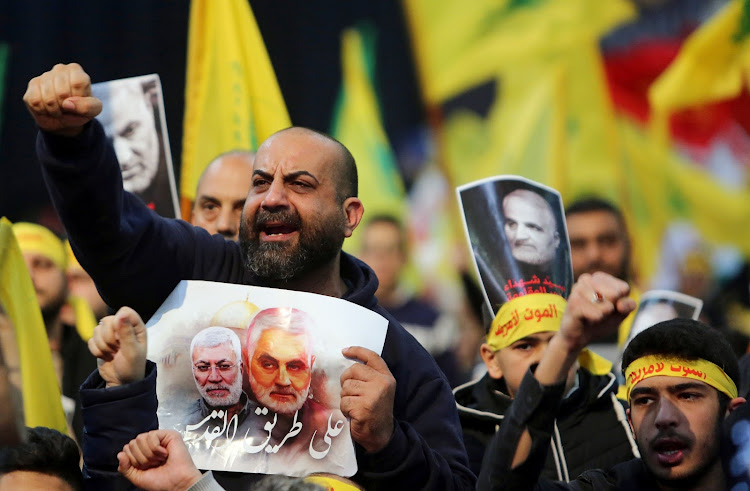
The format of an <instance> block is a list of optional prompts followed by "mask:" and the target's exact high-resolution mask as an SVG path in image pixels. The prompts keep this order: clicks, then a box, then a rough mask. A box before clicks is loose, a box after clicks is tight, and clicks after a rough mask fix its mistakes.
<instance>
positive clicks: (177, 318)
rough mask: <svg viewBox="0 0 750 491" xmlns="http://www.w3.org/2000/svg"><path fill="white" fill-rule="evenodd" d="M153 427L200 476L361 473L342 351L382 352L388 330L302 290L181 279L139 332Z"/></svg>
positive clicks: (363, 313) (381, 321)
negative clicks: (153, 394) (153, 380)
mask: <svg viewBox="0 0 750 491" xmlns="http://www.w3.org/2000/svg"><path fill="white" fill-rule="evenodd" d="M146 326H147V327H148V358H149V359H150V360H151V361H153V362H155V363H156V365H157V370H158V372H157V397H158V401H159V406H158V410H157V415H158V417H159V426H160V428H164V429H174V430H177V431H178V432H180V434H181V435H182V437H183V440H184V441H185V443H186V445H187V447H188V450H189V452H190V454H191V457H192V458H193V461H194V462H195V464H196V466H198V468H200V469H212V470H227V471H236V472H246V473H261V474H285V475H289V476H304V475H307V474H310V473H313V472H326V473H333V474H337V475H340V476H351V475H354V474H355V473H356V471H357V461H356V456H355V450H354V444H353V441H352V439H351V436H350V431H349V422H348V420H347V419H346V418H345V417H344V416H343V414H342V413H341V411H340V409H339V408H340V394H341V382H340V378H341V375H342V374H343V372H344V370H346V369H347V368H348V367H349V366H351V365H352V364H354V363H357V362H356V361H354V360H350V359H347V358H345V357H344V356H343V354H342V349H343V348H346V347H349V346H362V347H365V348H368V349H370V350H372V351H374V352H376V353H378V354H381V353H382V349H383V344H384V342H385V335H386V331H387V328H388V321H387V320H386V319H385V318H383V317H382V316H380V315H378V314H376V313H374V312H372V311H370V310H368V309H365V308H363V307H360V306H358V305H356V304H353V303H351V302H347V301H344V300H341V299H337V298H333V297H327V296H322V295H316V294H312V293H306V292H294V291H287V290H279V289H270V288H261V287H253V286H248V285H234V284H224V283H214V282H208V281H182V282H180V284H179V285H178V286H177V287H176V288H175V290H174V291H173V292H172V293H171V294H170V296H169V297H168V298H167V299H166V300H165V302H164V303H163V304H162V306H161V307H160V308H159V309H158V310H157V312H156V313H155V314H154V315H153V317H152V318H151V319H150V320H149V321H148V322H147V324H146Z"/></svg>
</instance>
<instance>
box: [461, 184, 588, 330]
mask: <svg viewBox="0 0 750 491" xmlns="http://www.w3.org/2000/svg"><path fill="white" fill-rule="evenodd" d="M456 192H457V194H458V201H459V204H460V206H461V211H462V217H463V223H464V229H465V231H466V237H467V239H468V241H469V244H470V245H471V249H472V255H473V258H474V265H475V266H476V271H477V274H478V275H479V278H480V280H481V284H482V289H483V291H484V295H485V301H486V302H487V305H488V307H489V308H490V309H491V311H492V313H493V315H495V314H497V313H498V311H499V310H500V307H502V305H503V304H505V303H506V302H508V301H509V300H513V299H514V298H517V297H520V296H524V295H528V294H531V293H547V294H554V295H559V296H561V297H563V298H567V297H568V293H569V291H570V287H571V285H572V283H573V269H572V266H571V262H570V244H569V242H568V232H567V227H566V224H565V216H564V212H563V205H562V198H561V197H560V193H558V192H557V191H555V190H554V189H552V188H549V187H546V186H543V185H541V184H539V183H536V182H534V181H530V180H528V179H525V178H522V177H518V176H496V177H491V178H488V179H483V180H480V181H476V182H472V183H469V184H466V185H464V186H461V187H459V188H458V189H457V190H456Z"/></svg>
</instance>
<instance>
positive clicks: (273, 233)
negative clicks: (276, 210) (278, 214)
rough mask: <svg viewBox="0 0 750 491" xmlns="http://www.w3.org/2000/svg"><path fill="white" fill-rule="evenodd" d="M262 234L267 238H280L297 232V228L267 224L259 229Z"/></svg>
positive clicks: (283, 224) (282, 224) (280, 224)
mask: <svg viewBox="0 0 750 491" xmlns="http://www.w3.org/2000/svg"><path fill="white" fill-rule="evenodd" d="M260 230H261V232H262V233H263V234H265V235H266V236H268V237H282V236H285V235H289V234H292V233H294V232H296V231H297V227H296V226H294V225H289V224H285V223H267V224H265V225H262V226H261V227H260Z"/></svg>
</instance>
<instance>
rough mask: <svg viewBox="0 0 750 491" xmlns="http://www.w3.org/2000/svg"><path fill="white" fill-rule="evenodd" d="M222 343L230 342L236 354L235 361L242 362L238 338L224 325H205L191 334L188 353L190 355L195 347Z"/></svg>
mask: <svg viewBox="0 0 750 491" xmlns="http://www.w3.org/2000/svg"><path fill="white" fill-rule="evenodd" d="M224 343H231V345H232V349H234V354H235V355H237V363H242V346H241V344H240V338H239V336H237V334H235V332H234V331H232V330H231V329H228V328H226V327H218V326H213V327H207V328H206V329H203V330H202V331H200V332H199V333H198V334H196V335H195V336H193V340H192V341H191V342H190V354H191V356H192V353H193V351H195V348H196V347H203V348H213V347H214V346H219V345H220V344H224Z"/></svg>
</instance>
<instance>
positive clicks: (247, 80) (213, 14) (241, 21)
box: [180, 0, 291, 200]
mask: <svg viewBox="0 0 750 491" xmlns="http://www.w3.org/2000/svg"><path fill="white" fill-rule="evenodd" d="M187 60H188V66H187V77H186V82H185V119H184V124H183V140H182V142H183V143H182V173H181V177H180V195H181V197H182V198H184V199H189V200H192V199H194V198H195V189H196V186H197V185H198V179H199V178H200V176H201V173H202V172H203V170H204V169H205V168H206V166H207V165H208V164H209V163H210V162H211V160H213V158H214V157H216V156H217V155H219V154H220V153H224V152H227V151H230V150H256V149H257V148H258V145H260V143H262V142H263V140H265V139H266V138H268V137H269V136H270V135H271V134H272V133H274V132H276V131H278V130H281V129H283V128H287V127H289V126H291V122H290V120H289V115H288V114H287V110H286V105H285V104H284V99H283V97H282V95H281V90H280V89H279V86H278V83H277V82H276V76H275V74H274V71H273V67H272V65H271V61H270V59H269V58H268V53H267V52H266V47H265V44H264V43H263V38H262V37H261V35H260V31H259V30H258V26H257V24H256V23H255V17H254V16H253V12H252V10H250V5H249V3H248V2H247V0H193V1H192V2H191V5H190V26H189V34H188V56H187Z"/></svg>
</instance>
